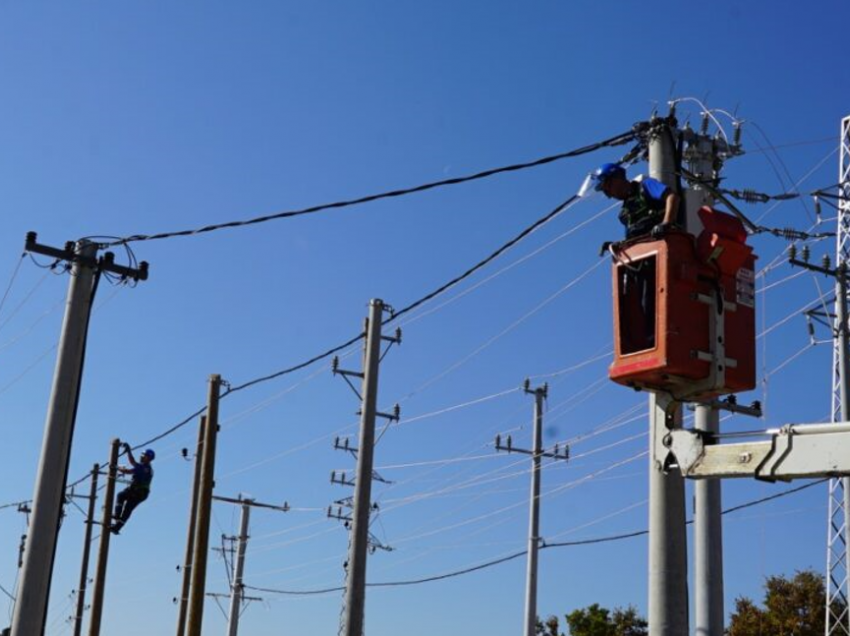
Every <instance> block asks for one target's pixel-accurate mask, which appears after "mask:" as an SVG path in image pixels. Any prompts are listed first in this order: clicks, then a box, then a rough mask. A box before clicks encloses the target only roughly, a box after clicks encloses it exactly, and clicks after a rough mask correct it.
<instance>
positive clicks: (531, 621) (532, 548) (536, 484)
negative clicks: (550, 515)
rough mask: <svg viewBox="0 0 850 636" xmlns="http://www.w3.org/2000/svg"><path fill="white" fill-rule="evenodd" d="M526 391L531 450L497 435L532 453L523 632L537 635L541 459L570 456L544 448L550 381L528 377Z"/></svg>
mask: <svg viewBox="0 0 850 636" xmlns="http://www.w3.org/2000/svg"><path fill="white" fill-rule="evenodd" d="M523 391H525V393H527V394H529V395H533V396H534V431H533V433H532V446H531V449H530V450H526V449H523V448H517V447H516V446H514V445H513V441H512V440H511V436H510V435H509V436H508V437H507V438H506V443H505V445H502V436H501V435H497V436H496V450H497V451H506V452H508V453H523V454H525V455H531V495H530V497H529V506H528V510H529V512H528V517H529V519H528V561H527V567H526V586H525V620H524V625H525V627H524V629H523V634H524V636H534V635H535V634H536V633H537V632H536V629H537V563H538V558H537V557H538V552H539V549H540V544H541V542H542V541H543V538H542V537H541V536H540V476H541V469H542V467H541V460H542V459H543V458H544V457H551V458H552V459H563V460H567V459H569V458H570V451H569V447H564V449H563V451H561V449H559V447H558V445H557V444H556V445H555V448H554V449H553V450H552V451H551V452H550V451H545V450H543V401H544V400H545V399H546V398H547V397H548V396H549V385H548V384H544V385H543V386H540V387H537V388H535V389H532V388H531V385H530V382H529V381H528V380H526V381H525V384H524V385H523Z"/></svg>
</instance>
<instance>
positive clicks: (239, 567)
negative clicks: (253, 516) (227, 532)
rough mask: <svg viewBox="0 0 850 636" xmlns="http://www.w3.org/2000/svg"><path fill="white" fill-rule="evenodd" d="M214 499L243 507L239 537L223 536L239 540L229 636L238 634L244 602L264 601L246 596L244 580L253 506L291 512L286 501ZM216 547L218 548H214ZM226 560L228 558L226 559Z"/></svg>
mask: <svg viewBox="0 0 850 636" xmlns="http://www.w3.org/2000/svg"><path fill="white" fill-rule="evenodd" d="M213 500H215V501H223V502H225V503H231V504H236V505H238V506H240V508H241V509H242V513H241V517H240V524H239V536H238V537H223V538H224V539H226V540H229V541H236V542H237V549H236V559H235V560H234V562H233V571H232V575H231V581H232V583H231V586H230V596H229V598H230V612H229V613H228V622H227V633H228V636H236V635H237V633H238V631H239V616H240V614H241V612H242V604H243V603H244V602H245V601H262V600H263V599H261V598H257V597H253V596H245V584H244V582H243V579H244V574H245V552H246V550H247V547H248V526H249V519H250V513H251V508H267V509H269V510H277V511H278V512H289V510H290V508H289V504H288V503H286V502H284V504H283V505H282V506H277V505H274V504H267V503H260V502H258V501H255V500H253V499H243V498H242V495H239V498H237V499H234V498H233V497H218V496H213ZM213 549H216V548H213ZM225 552H227V551H226V550H222V554H224V553H225ZM225 562H226V559H225ZM207 596H212V597H213V598H215V599H216V601H218V599H219V598H222V597H223V596H224V595H223V594H214V593H209V594H207Z"/></svg>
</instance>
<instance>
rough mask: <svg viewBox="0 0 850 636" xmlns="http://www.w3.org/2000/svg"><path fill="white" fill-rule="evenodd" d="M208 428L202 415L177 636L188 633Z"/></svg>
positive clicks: (199, 424)
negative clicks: (196, 526) (188, 614)
mask: <svg viewBox="0 0 850 636" xmlns="http://www.w3.org/2000/svg"><path fill="white" fill-rule="evenodd" d="M206 428H207V416H206V415H202V416H201V419H200V422H199V423H198V444H197V450H196V451H195V472H194V474H193V476H192V500H191V501H190V502H189V532H188V536H187V537H186V556H185V557H184V558H183V585H182V587H181V588H180V598H179V599H178V606H179V610H178V613H177V636H183V635H184V634H185V633H186V610H187V609H188V605H189V588H190V586H191V584H192V557H193V556H194V550H195V516H196V514H197V512H198V488H199V487H200V483H201V465H202V464H203V459H202V456H203V450H204V435H205V434H206Z"/></svg>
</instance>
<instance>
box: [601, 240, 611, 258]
mask: <svg viewBox="0 0 850 636" xmlns="http://www.w3.org/2000/svg"><path fill="white" fill-rule="evenodd" d="M612 245H613V243H612V242H611V241H605V242H604V243H603V244H602V245H600V246H599V256H605V254H607V253H608V250H609V249H611V246H612Z"/></svg>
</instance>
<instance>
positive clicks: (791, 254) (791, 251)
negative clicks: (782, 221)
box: [788, 245, 797, 261]
mask: <svg viewBox="0 0 850 636" xmlns="http://www.w3.org/2000/svg"><path fill="white" fill-rule="evenodd" d="M788 259H789V260H792V261H795V260H797V246H796V245H789V246H788Z"/></svg>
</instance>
